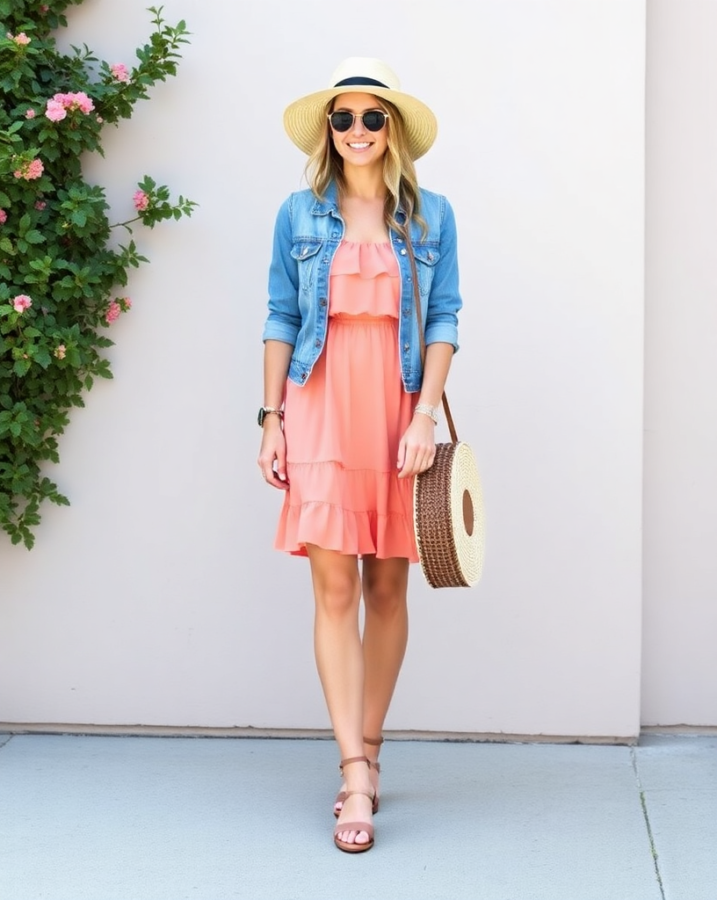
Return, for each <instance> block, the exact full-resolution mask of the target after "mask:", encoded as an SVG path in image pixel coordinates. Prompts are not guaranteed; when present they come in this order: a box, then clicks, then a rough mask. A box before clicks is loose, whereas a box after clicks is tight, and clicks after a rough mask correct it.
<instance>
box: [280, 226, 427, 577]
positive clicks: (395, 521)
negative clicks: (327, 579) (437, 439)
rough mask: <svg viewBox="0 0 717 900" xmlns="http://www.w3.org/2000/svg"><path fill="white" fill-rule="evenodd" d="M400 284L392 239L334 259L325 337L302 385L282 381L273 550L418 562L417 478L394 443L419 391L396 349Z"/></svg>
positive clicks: (355, 246) (346, 246)
mask: <svg viewBox="0 0 717 900" xmlns="http://www.w3.org/2000/svg"><path fill="white" fill-rule="evenodd" d="M400 296H401V281H400V275H399V270H398V263H397V262H396V258H395V256H394V254H393V249H392V247H391V244H390V243H381V244H372V243H358V242H351V241H342V243H341V244H340V245H339V247H338V249H337V251H336V253H335V255H334V259H333V262H332V266H331V273H330V282H329V320H328V329H327V335H326V343H325V345H324V349H323V352H322V354H321V356H320V357H319V359H318V360H317V362H316V364H315V366H314V369H313V371H312V372H311V375H310V376H309V378H308V380H307V382H306V384H304V385H303V386H299V385H297V384H295V383H294V382H293V381H291V380H287V386H286V397H285V406H284V434H285V436H286V453H287V479H288V482H289V489H288V491H287V492H286V493H285V495H284V505H283V507H282V509H281V513H280V517H279V524H278V528H277V532H276V540H275V547H276V549H278V550H284V551H286V552H288V553H292V554H295V555H300V556H305V555H306V544H316V545H318V546H319V547H323V548H325V549H328V550H337V551H339V552H340V553H346V554H355V555H357V556H363V555H366V554H375V555H376V557H378V558H379V559H387V558H390V557H405V558H408V559H409V560H411V561H412V562H416V561H417V560H418V552H417V549H416V542H415V537H414V532H413V478H405V479H403V478H402V479H399V478H398V469H397V466H396V460H397V456H398V443H399V441H400V439H401V436H402V435H403V433H404V431H405V430H406V428H407V427H408V425H409V423H410V421H411V418H412V416H413V408H414V406H415V404H416V400H417V396H418V395H417V394H409V393H406V391H405V390H404V389H403V384H402V381H401V367H400V363H399V355H398V310H399V303H400Z"/></svg>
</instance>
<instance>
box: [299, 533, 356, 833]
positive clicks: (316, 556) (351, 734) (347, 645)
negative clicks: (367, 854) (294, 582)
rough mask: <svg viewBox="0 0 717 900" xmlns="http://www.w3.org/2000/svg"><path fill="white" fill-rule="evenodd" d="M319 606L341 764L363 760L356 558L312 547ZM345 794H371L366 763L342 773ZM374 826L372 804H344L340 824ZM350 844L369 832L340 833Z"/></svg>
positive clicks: (322, 659) (325, 679)
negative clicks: (350, 760) (362, 792)
mask: <svg viewBox="0 0 717 900" xmlns="http://www.w3.org/2000/svg"><path fill="white" fill-rule="evenodd" d="M307 552H308V554H309V561H310V562H311V577H312V581H313V586H314V597H315V601H316V615H315V619H314V650H315V654H316V666H317V669H318V672H319V679H320V680H321V686H322V688H323V691H324V697H325V698H326V705H327V707H328V710H329V716H330V718H331V724H332V727H333V730H334V735H335V737H336V741H337V743H338V745H339V751H340V753H341V758H342V759H347V758H350V757H355V756H363V755H364V753H363V731H362V729H363V696H364V661H363V651H362V647H361V638H360V635H359V626H358V611H359V601H360V599H361V582H360V579H359V573H358V564H357V559H356V557H355V556H346V555H344V554H341V553H337V552H335V551H333V550H324V549H322V548H321V547H316V546H315V545H308V546H307ZM344 778H345V780H346V789H347V790H349V791H365V792H367V793H370V792H371V783H370V779H369V769H368V766H367V765H366V764H365V763H361V762H358V763H351V764H350V765H348V766H346V767H345V769H344ZM342 820H343V821H345V822H349V821H358V822H369V823H370V822H371V800H370V797H368V796H365V795H364V794H354V795H352V796H351V797H348V798H347V799H346V800H345V801H344V804H343V809H342V811H341V815H340V817H339V823H338V824H339V825H340V824H341V822H342ZM339 837H340V839H341V840H342V841H345V842H347V843H353V842H355V843H357V844H365V843H367V842H368V841H369V836H368V834H367V833H366V832H365V831H346V832H341V833H340V834H339Z"/></svg>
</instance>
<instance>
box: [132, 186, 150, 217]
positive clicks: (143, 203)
mask: <svg viewBox="0 0 717 900" xmlns="http://www.w3.org/2000/svg"><path fill="white" fill-rule="evenodd" d="M132 199H133V200H134V208H135V209H136V210H137V212H144V211H145V209H147V207H148V206H149V195H148V194H145V192H144V191H135V192H134V197H133V198H132Z"/></svg>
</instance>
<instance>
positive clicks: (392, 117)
mask: <svg viewBox="0 0 717 900" xmlns="http://www.w3.org/2000/svg"><path fill="white" fill-rule="evenodd" d="M335 99H336V98H334V99H333V100H331V101H329V103H327V105H326V109H325V111H324V115H325V119H326V130H325V131H324V134H323V137H322V139H321V140H320V141H318V143H317V145H316V147H315V149H314V152H313V153H312V154H311V155H310V156H309V159H308V160H307V163H306V168H305V170H304V172H305V176H306V180H307V182H308V185H309V187H310V188H311V190H312V191H313V193H314V195H315V196H316V197H317V198H318V199H319V200H322V199H323V197H324V194H325V192H326V189H327V188H328V186H329V184H330V183H331V182H332V181H335V182H336V186H337V188H338V192H339V201H340V199H341V196H342V194H343V193H344V192H345V190H346V179H345V177H344V161H343V159H342V158H341V156H340V155H339V153H338V151H337V150H336V148H335V147H334V142H333V140H332V139H331V126H330V124H329V120H328V114H329V113H330V112H331V109H332V107H333V105H334V102H335ZM376 103H377V106H378V108H379V109H382V110H383V111H384V112H385V113H387V114H388V121H387V122H386V124H385V125H384V128H387V129H388V132H387V135H386V136H387V141H388V147H387V150H386V153H385V154H384V157H383V181H384V184H385V185H386V200H385V202H384V210H383V218H384V221H385V223H386V226H387V227H388V228H391V229H393V230H394V231H397V232H398V233H399V234H403V235H404V237H408V229H409V225H410V223H411V222H415V223H417V224H418V225H419V226H420V228H421V234H422V236H423V237H425V236H426V234H427V233H428V226H427V225H426V222H425V220H424V219H423V217H422V216H421V195H420V193H419V190H418V178H417V176H416V167H415V166H414V164H413V160H412V159H411V155H410V153H409V152H408V141H407V139H406V129H405V126H404V124H403V119H402V118H401V113H400V112H399V111H398V109H397V108H396V107H395V106H394V105H393V103H391V102H389V101H388V100H384V99H383V98H382V97H376ZM399 206H400V207H402V208H403V210H404V212H405V214H406V221H405V224H401V223H400V222H399V221H398V220H397V218H396V213H397V212H398V209H399Z"/></svg>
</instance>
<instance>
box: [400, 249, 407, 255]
mask: <svg viewBox="0 0 717 900" xmlns="http://www.w3.org/2000/svg"><path fill="white" fill-rule="evenodd" d="M400 252H401V256H405V255H406V248H405V247H404V248H403V249H402V250H401V251H400Z"/></svg>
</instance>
